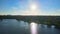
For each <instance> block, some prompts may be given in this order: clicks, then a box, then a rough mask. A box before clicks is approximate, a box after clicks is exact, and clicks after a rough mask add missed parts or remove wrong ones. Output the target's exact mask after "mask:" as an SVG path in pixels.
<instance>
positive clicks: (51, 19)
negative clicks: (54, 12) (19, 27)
mask: <svg viewBox="0 0 60 34" xmlns="http://www.w3.org/2000/svg"><path fill="white" fill-rule="evenodd" d="M3 19H16V20H18V21H20V20H23V21H26V22H28V23H31V22H36V23H40V24H46V25H48V26H51V25H55V26H56V27H57V28H60V16H21V15H0V20H3Z"/></svg>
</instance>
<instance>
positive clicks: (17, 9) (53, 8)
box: [0, 0, 60, 15]
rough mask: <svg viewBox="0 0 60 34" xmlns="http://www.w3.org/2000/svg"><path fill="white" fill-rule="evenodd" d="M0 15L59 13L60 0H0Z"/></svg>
mask: <svg viewBox="0 0 60 34" xmlns="http://www.w3.org/2000/svg"><path fill="white" fill-rule="evenodd" d="M0 15H60V0H0Z"/></svg>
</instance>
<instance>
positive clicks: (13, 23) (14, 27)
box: [0, 19, 60, 34]
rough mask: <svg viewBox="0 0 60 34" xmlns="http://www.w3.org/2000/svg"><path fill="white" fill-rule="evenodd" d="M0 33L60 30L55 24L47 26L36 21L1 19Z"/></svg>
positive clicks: (54, 32) (57, 32)
mask: <svg viewBox="0 0 60 34" xmlns="http://www.w3.org/2000/svg"><path fill="white" fill-rule="evenodd" d="M31 24H32V25H31ZM0 34H60V30H59V29H56V28H55V26H54V25H52V26H51V27H47V25H44V24H37V23H34V22H31V23H28V22H24V21H17V20H15V19H4V20H2V21H0Z"/></svg>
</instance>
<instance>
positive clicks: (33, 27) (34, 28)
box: [30, 22, 37, 34]
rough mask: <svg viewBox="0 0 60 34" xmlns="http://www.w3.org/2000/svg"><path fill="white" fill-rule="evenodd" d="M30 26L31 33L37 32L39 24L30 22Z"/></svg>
mask: <svg viewBox="0 0 60 34" xmlns="http://www.w3.org/2000/svg"><path fill="white" fill-rule="evenodd" d="M30 28H31V34H37V24H36V23H34V22H32V23H31V24H30Z"/></svg>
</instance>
